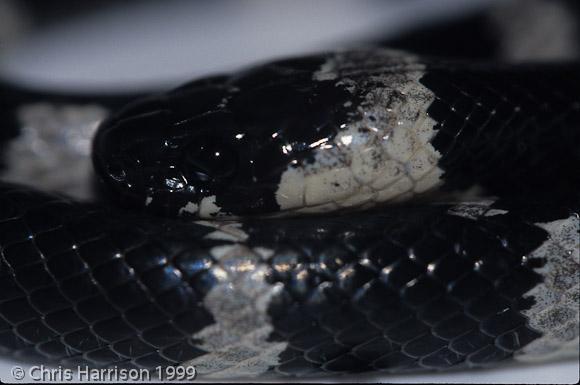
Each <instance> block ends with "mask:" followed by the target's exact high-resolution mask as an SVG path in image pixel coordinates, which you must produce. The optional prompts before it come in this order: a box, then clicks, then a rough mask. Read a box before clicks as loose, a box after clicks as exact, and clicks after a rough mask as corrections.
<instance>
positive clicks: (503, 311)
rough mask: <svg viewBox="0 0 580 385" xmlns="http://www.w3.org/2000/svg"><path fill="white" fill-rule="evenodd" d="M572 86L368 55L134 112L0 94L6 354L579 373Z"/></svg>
mask: <svg viewBox="0 0 580 385" xmlns="http://www.w3.org/2000/svg"><path fill="white" fill-rule="evenodd" d="M430 48H431V49H433V47H430ZM579 74H580V66H579V64H578V63H576V62H575V61H564V60H561V61H553V62H533V63H528V62H522V63H513V62H507V61H506V62H502V61H495V60H494V61H492V60H476V59H452V58H442V57H435V56H431V55H423V54H420V53H418V54H416V53H410V52H409V51H405V50H399V49H391V48H383V47H378V48H377V47H372V48H359V49H349V50H342V51H332V52H326V53H320V54H312V55H307V56H301V57H294V58H289V59H283V60H277V61H273V62H269V63H265V64H261V65H256V66H254V67H250V68H246V69H243V70H240V71H238V72H234V73H231V74H226V75H219V76H212V77H207V78H203V79H197V80H193V81H191V82H189V83H187V84H185V85H183V86H180V87H178V88H175V89H173V90H170V91H164V92H161V93H156V94H153V95H151V96H144V97H142V98H138V99H137V100H136V101H133V96H132V95H131V96H126V97H125V96H119V95H117V96H115V97H105V96H92V95H87V96H86V97H80V96H78V95H76V96H74V97H71V96H70V95H64V94H63V95H56V94H54V93H53V94H39V93H35V92H32V91H23V90H21V89H17V88H14V87H13V88H10V87H7V86H3V89H2V95H3V98H2V103H3V107H5V108H3V109H2V110H3V111H2V124H3V133H2V139H3V147H2V148H3V150H2V153H1V154H2V155H3V162H4V164H5V165H6V164H7V163H10V162H12V163H14V162H16V163H17V164H20V166H21V167H16V168H14V166H13V169H12V170H11V171H4V174H3V179H4V180H3V181H2V182H0V353H1V354H3V355H8V356H10V357H13V358H14V359H17V360H21V361H29V362H41V363H46V364H50V365H62V366H67V367H69V366H74V365H88V366H90V367H94V368H109V367H116V368H146V369H152V368H155V367H167V366H185V367H190V366H193V367H195V369H196V371H197V374H198V375H200V376H203V377H204V378H208V379H212V378H217V379H219V378H260V379H268V378H279V377H280V376H290V377H310V376H319V375H340V374H351V373H362V372H379V371H380V372H385V373H407V372H421V371H441V370H452V369H462V368H479V367H490V366H496V365H500V364H506V363H509V362H514V361H534V362H535V361H537V360H546V359H549V358H550V357H556V356H561V355H565V354H574V352H577V349H578V334H579V330H578V329H579V302H580V298H579V287H580V278H579V271H580V270H579V263H580V262H579V231H580V230H579V226H580V225H579V223H580V216H579V214H580V195H579V193H580V173H578V165H580V130H579V129H578V128H579V125H580V92H579V91H578V90H580V76H579ZM47 101H48V102H47ZM71 101H72V102H74V105H75V107H66V104H67V103H69V104H70V103H71ZM55 106H56V107H55ZM105 108H106V109H110V110H112V111H114V112H112V113H108V112H107V113H105V112H104V111H105ZM107 111H108V110H107ZM55 116H56V117H57V118H55ZM87 122H91V123H90V124H87ZM96 122H97V123H98V125H97V123H96ZM39 125H40V126H43V127H44V131H43V132H44V134H42V133H39V132H37V131H34V127H35V126H39ZM97 126H98V128H96V127H97ZM47 127H48V129H47ZM89 128H90V130H89ZM95 128H96V130H97V131H96V134H95V136H94V138H93V137H92V135H93V132H94V130H95ZM83 129H87V130H88V131H86V133H85V131H83ZM47 132H48V133H47ZM43 135H45V136H49V137H50V138H49V139H46V138H45V137H43ZM83 135H84V136H83ZM55 138H56V139H55ZM71 138H72V139H71ZM66 141H68V142H70V143H74V144H75V145H76V146H77V147H74V146H72V147H74V148H73V149H72V150H70V149H69V151H73V150H74V151H76V152H77V153H82V158H83V159H84V160H83V161H77V158H75V157H74V156H68V155H67V154H66V153H65V150H63V154H61V155H60V157H57V159H56V160H54V159H53V161H51V159H52V158H51V157H50V156H48V155H46V152H43V151H44V150H46V149H45V148H44V147H43V145H44V144H45V142H47V143H52V142H58V143H61V144H60V145H61V146H63V148H65V147H66V145H63V144H62V143H63V142H66ZM79 143H81V144H82V146H80V145H79ZM30 146H32V147H33V150H34V151H36V152H37V153H38V152H39V151H40V157H41V158H42V162H41V163H44V166H40V167H41V169H40V171H39V170H35V171H34V172H32V174H30V173H28V174H26V173H24V171H23V170H24V168H26V167H25V166H24V164H25V163H26V162H27V159H29V158H32V157H33V156H32V155H31V153H32V152H33V151H32V150H31V149H30V148H31V147H30ZM45 147H46V146H45ZM39 148H40V150H39ZM91 148H92V155H91V157H92V163H93V165H94V173H95V175H96V177H95V178H93V177H92V172H91V171H89V169H88V168H87V167H88V166H87V164H88V162H89V152H90V149H91ZM74 151H73V152H74ZM69 155H70V154H69ZM77 155H78V154H77ZM11 157H12V158H11ZM11 159H12V160H11ZM55 164H56V165H60V167H63V169H61V173H62V175H58V173H59V170H56V169H53V168H54V167H57V166H55ZM86 166H87V167H86ZM42 167H47V168H48V175H49V180H50V181H54V180H57V181H58V183H63V182H62V181H67V180H69V179H70V178H73V177H75V178H79V179H81V180H83V181H84V182H83V183H82V184H81V190H82V192H79V191H76V192H72V193H71V190H70V188H69V190H68V194H63V193H62V192H58V191H57V192H55V191H50V190H51V189H50V188H46V189H44V190H43V189H41V188H35V187H33V186H30V184H33V183H32V182H34V181H33V180H31V179H35V178H39V179H40V178H42V175H44V174H47V171H46V170H44V169H42ZM35 175H36V176H35ZM19 178H20V179H19ZM83 178H85V179H83ZM93 179H94V180H93ZM91 181H92V182H91ZM23 182H24V183H23ZM77 184H78V183H77ZM83 194H84V195H86V196H85V197H84V199H81V198H78V197H75V195H77V196H79V195H83ZM87 194H88V195H87ZM87 196H88V198H87Z"/></svg>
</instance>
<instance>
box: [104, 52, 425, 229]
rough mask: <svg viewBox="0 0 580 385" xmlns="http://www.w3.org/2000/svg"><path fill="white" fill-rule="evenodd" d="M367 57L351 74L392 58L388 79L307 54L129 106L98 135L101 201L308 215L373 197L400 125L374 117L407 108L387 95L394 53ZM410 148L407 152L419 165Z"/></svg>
mask: <svg viewBox="0 0 580 385" xmlns="http://www.w3.org/2000/svg"><path fill="white" fill-rule="evenodd" d="M365 55H366V56H365ZM367 56H368V55H367V54H366V53H364V52H363V53H361V54H359V55H358V56H357V55H354V59H353V60H354V61H355V63H354V67H353V68H361V66H363V65H364V64H365V63H371V65H374V66H375V67H376V63H382V64H384V63H385V62H386V63H390V62H392V63H393V71H394V72H393V73H394V74H393V73H391V72H388V74H389V76H390V77H385V76H383V78H380V77H377V76H374V77H369V76H368V75H367V74H366V73H365V74H364V75H361V74H360V73H358V72H356V71H355V72H353V73H352V74H351V73H346V74H343V73H342V72H344V71H342V70H341V69H340V68H338V67H337V65H336V63H337V57H336V56H333V55H317V56H310V57H303V58H300V59H290V60H284V61H278V62H274V63H270V64H267V65H264V66H260V67H255V68H254V69H250V70H248V71H244V72H240V73H237V74H234V75H232V76H219V77H213V78H206V79H202V80H198V81H194V82H191V83H189V84H186V85H184V86H182V87H179V88H177V89H175V90H172V91H169V92H167V93H164V94H161V95H157V96H153V97H150V98H148V99H145V100H141V101H138V102H136V103H134V104H132V105H130V106H128V107H126V108H125V109H124V110H122V111H121V112H120V113H118V114H117V115H115V116H113V117H112V118H110V119H109V120H108V121H106V122H104V124H103V125H102V126H101V127H100V129H99V132H98V133H97V136H96V138H95V142H94V151H93V154H94V162H95V165H96V170H97V172H98V174H99V176H100V179H101V180H102V181H103V182H104V185H105V187H106V190H107V191H111V192H114V194H112V195H113V196H118V197H122V199H123V200H124V201H128V202H130V203H132V204H136V205H140V206H144V207H146V208H148V209H154V211H157V212H163V213H165V214H169V215H172V216H174V215H182V216H196V217H205V218H211V217H215V216H241V215H252V214H259V215H270V214H278V213H280V212H284V213H286V212H293V211H300V210H302V211H303V212H313V211H314V212H315V211H325V210H333V209H335V208H337V207H338V206H337V202H338V204H342V203H344V204H345V205H352V204H355V205H356V204H359V203H361V202H362V203H364V202H366V201H368V200H370V199H374V198H376V196H377V194H376V191H375V190H372V188H375V187H373V186H374V185H377V186H379V187H377V188H378V189H380V188H383V187H384V186H391V185H392V184H393V183H395V182H396V181H397V180H398V179H400V178H401V177H402V176H403V174H404V171H405V167H404V165H403V164H402V163H401V162H398V161H395V160H394V159H393V157H392V156H391V155H389V154H387V152H386V150H384V148H386V143H387V141H388V140H389V138H391V137H392V136H393V135H392V134H393V132H392V129H394V128H397V127H398V129H399V130H405V129H407V126H402V127H400V126H401V125H400V121H399V120H397V118H398V116H397V115H396V112H395V113H393V114H391V116H387V112H385V111H388V108H389V107H393V109H394V110H395V111H396V110H397V109H400V108H401V107H399V106H400V105H401V104H404V103H409V101H408V100H405V98H408V96H406V94H404V93H401V92H398V91H397V89H396V88H394V87H400V88H404V87H407V88H409V86H408V84H406V83H404V81H407V82H411V80H407V79H406V78H404V77H403V79H401V76H399V74H398V72H400V70H401V67H402V66H403V67H404V66H405V65H406V64H405V63H401V62H400V61H401V60H400V58H398V57H397V56H395V57H393V56H392V54H391V53H385V54H383V55H382V56H379V57H370V59H369V57H367ZM338 59H340V57H339V58H338ZM347 59H348V60H351V59H352V58H350V57H349V58H347ZM340 60H342V59H340ZM340 60H338V62H340ZM348 60H347V61H348ZM357 60H358V62H356V61H357ZM373 60H375V62H373ZM397 60H398V61H397ZM343 61H344V60H343ZM373 63H375V64H373ZM339 64H340V63H339ZM343 64H344V63H343ZM343 64H340V65H343ZM344 66H345V68H347V72H348V71H349V70H348V68H351V65H350V64H349V63H347V64H345V65H344ZM373 68H374V67H373ZM387 70H389V69H388V68H387ZM389 71H390V70H389ZM397 71H398V72H397ZM369 73H370V74H372V72H369ZM385 79H386V80H385ZM381 81H382V82H384V83H385V84H379V86H377V85H376V84H375V83H376V82H381ZM391 83H393V84H391ZM399 83H401V84H402V85H401V84H399ZM381 85H382V88H381V87H380V86H381ZM377 89H378V90H379V91H380V92H379V93H377V92H375V91H374V90H377ZM369 90H370V91H369ZM369 92H370V93H369ZM373 92H375V93H376V95H375V94H373ZM369 95H370V99H369ZM369 103H370V105H369ZM373 103H374V104H373ZM378 103H380V104H381V105H379V106H376V105H375V104H378ZM365 106H366V107H365ZM362 107H365V108H366V110H365V109H364V108H362ZM381 114H382V115H381ZM416 115H417V114H415V115H413V119H416V118H415V116H416ZM412 124H413V122H409V123H408V125H412ZM420 138H421V139H422V138H426V136H425V135H422V136H421V137H420ZM395 139H396V138H395ZM393 140H394V139H392V140H391V141H393ZM425 140H428V139H425ZM395 144H396V143H395ZM419 145H421V143H419V144H418V145H417V146H414V147H413V149H412V151H413V153H414V154H419V155H420V156H422V158H421V161H422V164H424V165H427V166H429V162H427V161H425V160H424V157H425V156H427V154H425V153H423V152H421V151H422V150H421V149H420V148H419ZM399 152H400V151H399ZM393 154H395V151H393ZM361 156H362V157H363V158H361ZM407 179H408V178H407ZM402 182H404V183H401V186H402V187H405V188H407V186H409V185H412V184H411V183H410V182H409V181H408V180H403V181H402ZM371 187H372V188H371ZM402 187H401V188H399V187H397V188H395V189H391V190H389V191H388V192H387V194H386V195H387V196H388V197H390V196H392V195H394V194H395V193H396V194H399V193H401V191H403V192H404V191H406V190H403V189H402ZM365 200H366V201H365ZM352 202H354V203H352Z"/></svg>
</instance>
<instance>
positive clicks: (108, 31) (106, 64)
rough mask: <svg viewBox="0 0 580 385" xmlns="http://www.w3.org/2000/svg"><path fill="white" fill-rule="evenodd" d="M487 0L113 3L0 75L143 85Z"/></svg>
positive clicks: (45, 83) (477, 375)
mask: <svg viewBox="0 0 580 385" xmlns="http://www.w3.org/2000/svg"><path fill="white" fill-rule="evenodd" d="M0 1H3V0H0ZM491 1H494V0H404V1H403V0H399V1H384V0H353V1H347V0H317V1H311V0H288V1H282V0H243V1H242V0H231V1H223V0H220V1H217V0H216V1H208V2H197V1H188V0H172V1H163V2H159V1H158V2H145V3H137V2H132V3H130V4H129V5H124V4H123V3H121V2H119V5H118V6H117V7H115V8H112V9H108V10H103V11H102V12H101V13H99V14H95V15H91V16H87V17H85V18H83V19H82V20H76V21H71V22H70V23H62V24H60V25H58V26H54V27H52V28H50V29H47V30H43V31H41V32H42V33H39V34H36V35H34V36H30V37H29V38H28V39H26V41H24V42H19V45H16V46H14V47H2V50H1V51H0V77H3V78H5V79H9V80H11V81H13V82H20V83H22V84H26V85H28V86H31V87H34V88H49V89H60V90H72V91H74V90H84V91H86V90H87V89H89V90H92V91H99V90H101V91H127V90H128V89H131V90H135V89H146V88H149V87H156V86H160V85H167V84H173V83H178V82H181V81H184V80H187V79H189V78H191V77H195V76H201V75H205V74H208V73H216V72H221V71H227V70H231V69H234V68H237V67H239V66H242V65H247V64H250V63H253V62H259V61H263V60H267V59H270V58H273V57H279V56H286V55H291V54H297V53H302V52H308V51H314V50H319V49H325V48H330V47H335V46H336V45H339V46H340V45H345V44H348V43H351V42H355V41H357V40H364V39H365V38H369V37H373V36H375V37H379V36H382V35H386V34H388V33H395V32H396V31H397V30H400V29H402V28H405V27H406V26H408V25H410V24H416V23H419V22H421V21H422V20H424V19H428V18H432V17H446V16H451V15H452V14H453V13H455V12H461V11H462V10H464V9H465V8H470V7H476V6H479V5H481V4H483V3H487V2H491ZM137 4H139V5H138V6H137ZM14 365H17V363H15V362H13V361H10V360H6V359H4V360H2V359H0V379H2V380H4V381H9V380H10V379H11V374H10V372H11V369H12V367H13V366H14ZM21 366H22V367H23V368H25V369H26V368H27V366H25V365H21ZM578 372H579V365H578V359H572V360H567V361H560V362H551V363H544V364H533V365H532V364H528V365H523V364H522V365H513V366H508V367H502V368H497V369H489V370H473V371H460V372H452V373H428V374H411V375H404V376H403V375H361V376H357V377H348V378H347V379H344V378H337V379H336V381H347V380H350V381H353V380H355V381H357V380H358V381H363V382H377V381H378V382H390V383H417V382H418V383H496V384H497V383H546V384H548V383H570V384H571V383H577V382H578ZM332 380H333V379H329V378H327V379H325V380H324V381H325V382H332Z"/></svg>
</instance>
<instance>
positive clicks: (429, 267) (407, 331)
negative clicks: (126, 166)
mask: <svg viewBox="0 0 580 385" xmlns="http://www.w3.org/2000/svg"><path fill="white" fill-rule="evenodd" d="M494 207H497V208H502V209H508V208H509V214H505V215H498V216H490V217H481V218H479V219H478V220H477V221H474V220H472V219H467V218H463V217H459V216H456V215H450V214H448V213H447V210H448V209H449V206H448V205H434V206H422V207H420V206H408V207H403V206H401V207H393V208H391V209H388V210H381V211H375V212H373V213H372V214H370V213H358V214H355V215H349V216H341V215H330V216H326V217H318V218H290V219H273V220H270V221H263V220H262V221H257V220H256V221H245V222H244V223H243V226H242V229H243V230H244V231H245V232H246V233H247V234H248V239H247V241H246V242H247V245H248V246H249V247H265V248H268V247H275V253H274V255H273V256H272V257H271V258H270V259H269V260H268V261H267V262H266V263H267V264H268V266H269V273H268V274H267V280H268V282H270V283H276V282H280V283H282V284H283V290H282V292H281V293H280V294H279V295H278V296H277V297H276V298H275V299H274V300H273V301H272V302H271V303H270V307H269V309H268V313H269V315H270V317H271V320H272V322H273V325H274V330H273V331H272V332H271V335H270V337H269V339H270V340H271V341H288V346H287V348H286V349H285V351H283V352H282V353H281V354H280V355H279V364H278V365H276V366H273V367H271V368H270V372H271V375H315V374H320V373H349V372H361V371H370V370H385V371H389V372H405V371H409V370H431V369H446V368H450V367H459V366H465V365H467V366H487V365H491V364H496V363H498V362H501V361H503V360H506V359H508V358H510V357H511V356H512V354H513V352H514V351H516V350H518V349H520V348H521V347H523V346H525V345H526V344H528V343H530V342H531V341H533V340H534V339H536V338H538V337H539V336H540V334H539V333H538V332H537V331H535V330H532V329H530V328H529V327H528V325H527V322H526V319H525V318H524V317H523V316H522V315H521V313H520V311H521V310H523V309H526V308H528V307H529V306H530V305H531V302H530V301H522V295H523V293H524V291H525V289H526V288H528V287H532V286H533V285H535V284H537V283H538V282H540V281H541V277H540V276H539V275H538V274H537V273H535V272H534V268H536V267H539V266H541V265H542V263H543V261H541V260H533V259H527V260H522V256H524V255H527V254H529V252H530V251H532V250H534V249H536V248H537V247H538V246H539V245H541V244H542V243H543V242H544V241H545V240H546V239H547V236H548V233H547V232H545V231H544V230H542V229H541V228H539V227H537V226H535V225H534V224H533V223H534V221H535V220H536V219H537V218H538V217H534V213H538V212H540V213H541V214H540V216H541V217H542V218H543V219H544V220H555V219H557V218H562V217H567V216H568V215H570V213H571V212H570V209H569V208H566V207H559V206H557V205H556V206H555V205H544V206H542V209H541V210H539V209H538V208H537V207H534V206H530V205H526V204H520V205H515V204H506V205H502V203H501V202H499V203H496V204H495V206H494ZM577 209H578V208H577V207H576V208H575V210H577ZM0 214H1V215H0V350H1V351H2V352H3V353H4V354H10V355H12V356H14V357H17V358H18V359H28V360H32V361H35V362H43V363H46V362H53V363H59V364H62V365H76V364H79V363H87V364H89V365H91V366H97V367H99V366H112V365H117V366H126V367H149V368H150V367H154V366H157V365H173V364H178V363H181V362H184V361H187V360H189V359H192V358H195V357H199V356H201V355H204V354H206V353H207V352H206V351H204V350H203V349H201V348H200V347H199V346H197V345H196V343H197V342H196V340H194V339H192V335H193V334H194V333H196V332H198V331H199V330H201V329H203V328H204V327H206V326H208V325H211V324H213V323H214V322H215V319H213V316H212V315H211V313H209V311H208V310H207V309H206V308H205V307H204V306H203V298H204V297H205V296H206V295H207V293H208V291H209V290H211V288H212V287H213V285H214V284H215V282H216V281H215V277H214V276H213V267H214V266H216V264H217V263H218V262H217V261H216V260H215V258H214V257H212V256H211V254H210V253H209V252H208V250H209V249H210V248H211V247H213V246H216V245H219V244H227V243H228V242H229V241H220V240H215V239H213V240H212V239H206V238H204V235H207V234H208V233H210V232H212V231H214V228H213V227H208V226H206V225H201V224H194V223H190V224H187V223H183V222H174V221H171V220H167V221H160V220H159V218H148V217H144V216H141V215H139V214H132V213H128V212H123V211H112V210H110V209H106V208H102V207H98V206H91V205H86V204H80V203H74V202H71V201H70V200H67V199H64V198H61V197H57V196H52V195H49V194H46V193H40V192H38V191H34V190H31V189H27V188H24V187H19V186H15V185H9V184H2V185H1V188H0ZM536 215H537V214H536ZM40 218H44V219H43V220H40ZM506 227H509V228H511V229H513V230H512V231H508V232H505V231H504V230H505V228H506ZM321 230H323V231H321ZM478 238H479V239H482V240H485V242H487V243H486V245H485V246H486V247H484V248H476V249H473V251H472V248H473V247H474V244H473V242H475V240H476V239H478ZM475 262H478V263H477V264H476V263H475ZM285 264H286V265H287V264H290V265H291V266H292V268H291V269H289V270H288V269H284V268H283V265H285ZM514 279H517V280H518V282H519V283H520V284H521V285H523V286H521V287H520V289H521V290H519V291H518V290H516V291H514V290H513V287H511V286H510V285H509V284H507V285H506V284H502V282H506V283H509V282H510V281H512V280H514ZM531 300H532V301H533V298H531Z"/></svg>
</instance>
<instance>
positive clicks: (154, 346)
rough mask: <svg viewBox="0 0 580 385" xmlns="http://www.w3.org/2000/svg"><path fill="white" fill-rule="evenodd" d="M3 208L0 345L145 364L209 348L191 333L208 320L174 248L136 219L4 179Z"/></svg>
mask: <svg viewBox="0 0 580 385" xmlns="http://www.w3.org/2000/svg"><path fill="white" fill-rule="evenodd" d="M0 207H1V210H0V213H1V218H0V251H1V259H0V347H1V348H2V349H3V350H4V351H6V352H8V353H11V354H13V355H14V356H15V357H16V358H22V359H24V358H28V359H33V360H37V361H41V362H42V361H46V360H50V361H53V362H54V361H55V360H56V361H59V362H61V363H62V364H70V365H72V364H75V363H80V362H88V363H90V364H91V365H96V366H100V365H110V364H121V363H124V364H134V365H137V366H141V367H152V366H156V365H173V364H176V363H179V362H183V361H185V360H188V359H191V358H193V357H196V356H199V355H201V354H204V353H205V352H203V351H201V350H199V349H197V348H196V347H195V346H194V345H193V343H192V341H191V338H190V337H191V335H192V334H193V333H194V332H196V331H198V330H200V329H201V328H202V327H203V326H205V325H207V324H210V323H212V322H213V320H212V318H211V316H210V315H209V314H208V313H207V312H206V311H205V310H204V308H203V307H201V306H200V301H201V298H202V295H201V294H199V293H198V292H196V289H195V288H194V287H193V285H189V283H188V281H187V279H190V278H193V277H189V276H185V277H184V274H183V272H182V270H180V269H179V267H178V266H177V265H176V264H177V263H179V251H178V249H177V248H176V247H175V249H174V250H167V249H165V248H164V246H163V245H160V244H159V243H156V242H155V240H151V237H150V236H148V234H147V232H146V231H145V230H144V229H139V228H137V226H136V225H135V223H136V222H134V223H127V224H126V225H124V226H121V227H115V226H114V225H113V226H112V225H111V222H112V221H111V220H110V219H109V218H107V213H105V212H102V211H99V210H91V208H90V207H86V206H80V205H74V204H70V203H69V202H67V201H65V200H62V199H58V198H54V197H50V196H48V195H44V194H39V193H36V192H30V191H26V190H24V189H18V188H15V187H14V186H2V191H1V194H0ZM200 229H201V228H200ZM192 230H193V228H192ZM203 234H204V231H200V233H199V236H201V235H203ZM174 246H177V245H174ZM174 263H175V264H174Z"/></svg>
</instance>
